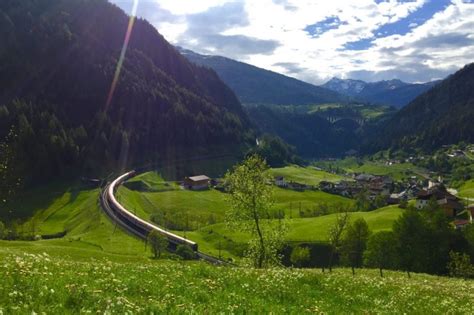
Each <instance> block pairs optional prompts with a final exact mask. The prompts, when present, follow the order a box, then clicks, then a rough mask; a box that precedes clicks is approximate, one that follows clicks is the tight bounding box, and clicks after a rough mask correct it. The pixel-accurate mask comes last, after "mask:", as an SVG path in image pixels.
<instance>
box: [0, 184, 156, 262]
mask: <svg viewBox="0 0 474 315" xmlns="http://www.w3.org/2000/svg"><path fill="white" fill-rule="evenodd" d="M48 187H49V189H48ZM66 187H68V186H66ZM69 187H70V188H67V189H64V188H63V190H62V191H60V190H57V191H56V190H55V189H59V188H58V187H56V185H53V186H48V185H45V187H43V188H41V189H37V190H33V191H30V192H28V194H27V196H28V198H27V199H26V198H23V199H22V200H21V201H18V202H16V203H15V204H14V205H11V207H12V209H15V211H14V212H16V210H18V211H20V213H22V214H27V213H29V214H30V215H33V214H34V215H33V216H32V217H30V218H29V219H28V220H26V222H25V223H23V224H22V225H21V227H20V228H19V232H24V233H28V234H34V235H54V234H59V233H66V234H65V236H64V237H62V238H57V239H51V240H41V241H36V242H16V241H15V242H2V247H12V248H17V249H18V248H24V249H25V250H27V251H31V252H42V251H45V250H47V251H49V250H52V251H58V252H62V251H63V250H64V249H67V248H73V249H79V250H80V251H83V252H84V253H83V254H84V256H88V255H89V254H88V251H90V250H94V251H95V252H97V251H98V253H101V254H100V255H105V254H120V255H127V256H133V257H145V256H146V255H148V254H146V253H145V248H144V244H143V242H142V241H140V240H138V239H136V238H135V237H132V236H130V235H128V234H126V233H125V232H123V231H122V230H121V229H120V228H116V227H115V225H114V224H113V223H112V222H111V221H110V220H109V218H108V217H106V216H105V214H104V213H103V212H102V210H101V209H100V207H99V204H98V198H99V190H98V189H84V188H80V187H78V186H75V185H72V186H69ZM35 205H36V206H35ZM35 210H36V212H35ZM95 252H94V253H95ZM93 256H99V255H98V254H94V255H93Z"/></svg>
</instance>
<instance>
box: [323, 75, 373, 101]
mask: <svg viewBox="0 0 474 315" xmlns="http://www.w3.org/2000/svg"><path fill="white" fill-rule="evenodd" d="M366 86H367V83H366V82H364V81H361V80H352V79H346V80H342V79H339V78H336V77H334V78H332V79H331V80H329V81H328V82H326V83H325V84H323V85H322V87H324V88H326V89H329V90H331V91H335V92H338V93H340V94H344V95H349V96H357V95H358V94H359V93H360V92H361V91H362V90H363V89H364V88H365V87H366Z"/></svg>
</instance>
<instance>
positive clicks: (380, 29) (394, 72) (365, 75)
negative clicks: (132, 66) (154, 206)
mask: <svg viewBox="0 0 474 315" xmlns="http://www.w3.org/2000/svg"><path fill="white" fill-rule="evenodd" d="M109 1H110V2H112V3H115V4H116V5H118V6H119V7H121V8H122V9H123V10H124V11H125V12H127V13H129V14H130V13H131V12H132V7H133V4H134V1H138V8H137V16H139V17H142V18H144V19H146V20H148V21H149V22H150V23H151V24H152V25H154V26H155V27H156V29H157V30H158V31H159V32H160V33H161V34H162V35H163V36H164V37H165V38H166V39H167V40H168V41H169V42H170V43H172V44H173V45H176V46H181V47H183V48H187V49H190V50H193V51H195V52H198V53H201V54H209V55H220V56H224V57H228V58H232V59H236V60H239V61H242V62H246V63H249V64H252V65H255V66H257V67H261V68H265V69H268V70H272V71H276V72H279V73H283V74H285V75H289V76H291V77H295V78H298V79H300V80H303V81H307V82H310V83H313V84H322V83H324V82H326V81H327V80H329V79H330V78H332V77H339V78H343V79H360V80H365V81H369V82H373V81H379V80H390V79H401V80H403V81H406V82H427V81H432V80H437V79H442V78H445V77H446V76H447V75H449V74H451V73H453V72H455V71H456V70H458V69H460V68H461V67H462V66H464V65H465V64H467V63H471V62H474V0H109Z"/></svg>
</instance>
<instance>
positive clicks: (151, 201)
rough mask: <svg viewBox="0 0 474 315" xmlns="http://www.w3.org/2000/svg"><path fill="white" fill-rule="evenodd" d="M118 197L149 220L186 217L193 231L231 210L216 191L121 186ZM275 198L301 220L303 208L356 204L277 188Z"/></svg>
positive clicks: (277, 204) (276, 207) (280, 206)
mask: <svg viewBox="0 0 474 315" xmlns="http://www.w3.org/2000/svg"><path fill="white" fill-rule="evenodd" d="M316 172H317V171H316ZM318 173H319V172H318ZM334 178H336V177H334ZM315 180H317V179H315ZM117 196H118V199H119V200H121V201H122V202H123V204H124V205H125V206H126V207H128V208H130V209H134V210H136V211H137V213H141V214H142V215H145V217H146V218H149V217H150V215H152V214H160V215H162V216H166V217H168V218H170V220H172V219H175V218H176V217H178V216H180V217H181V218H184V216H187V217H188V219H190V220H191V221H192V222H193V226H194V228H196V227H195V226H197V225H205V224H209V223H215V222H221V221H222V220H223V219H224V214H225V210H226V209H227V207H228V203H227V202H226V194H225V193H222V192H220V191H218V190H214V189H210V190H205V191H189V190H183V189H176V190H170V191H161V192H149V191H136V190H130V189H128V188H126V187H120V188H119V190H118V193H117ZM274 197H275V204H274V206H273V209H274V211H279V210H280V211H284V212H285V214H286V215H287V216H288V217H299V216H300V209H301V211H303V212H308V211H313V210H314V209H315V208H317V207H318V206H319V205H321V204H324V205H329V206H336V205H346V206H350V205H352V204H353V201H352V200H351V199H348V198H345V197H341V196H337V195H332V194H328V193H325V192H321V191H312V190H306V191H294V190H290V189H282V188H277V187H275V188H274ZM142 210H143V211H142Z"/></svg>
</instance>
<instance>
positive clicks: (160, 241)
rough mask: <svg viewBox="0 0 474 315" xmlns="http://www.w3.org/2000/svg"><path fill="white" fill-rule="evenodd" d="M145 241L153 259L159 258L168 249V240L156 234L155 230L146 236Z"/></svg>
mask: <svg viewBox="0 0 474 315" xmlns="http://www.w3.org/2000/svg"><path fill="white" fill-rule="evenodd" d="M147 241H148V244H150V248H151V251H152V252H153V257H154V258H155V259H156V258H160V256H161V254H162V253H163V252H164V251H165V250H166V248H167V247H168V240H167V239H166V237H164V236H163V235H161V234H160V233H158V231H156V230H153V231H151V232H150V233H149V234H148V238H147Z"/></svg>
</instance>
